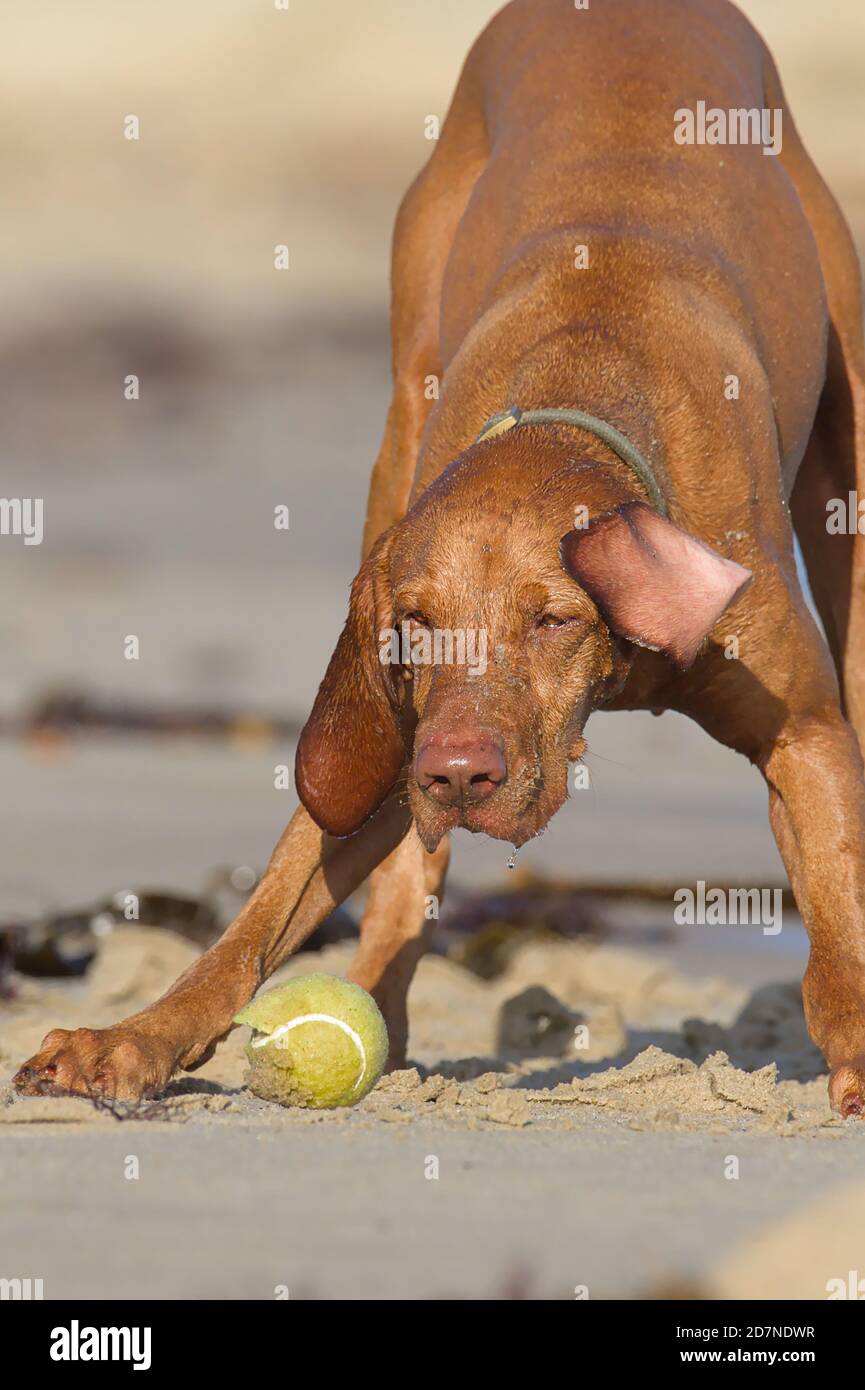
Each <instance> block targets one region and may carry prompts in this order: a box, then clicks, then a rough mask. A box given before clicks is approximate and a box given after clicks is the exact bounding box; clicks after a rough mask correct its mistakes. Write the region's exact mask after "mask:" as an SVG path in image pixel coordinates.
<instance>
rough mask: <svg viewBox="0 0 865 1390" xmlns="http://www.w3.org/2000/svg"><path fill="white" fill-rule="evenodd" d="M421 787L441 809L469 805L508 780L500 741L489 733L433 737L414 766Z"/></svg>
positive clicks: (422, 749) (425, 743) (420, 752)
mask: <svg viewBox="0 0 865 1390" xmlns="http://www.w3.org/2000/svg"><path fill="white" fill-rule="evenodd" d="M414 771H415V777H416V778H417V782H418V786H420V787H421V788H422V789H423V790H424V791H425V792H426V794H427V796H429V797H431V798H432V799H433V801H437V802H438V803H439V805H440V806H469V805H472V804H474V803H475V802H477V801H483V800H484V799H485V798H486V797H488V796H491V795H492V793H493V792H494V791H495V790H496V789H497V788H498V787H500V786H501V785H502V783H503V782H504V781H505V780H506V779H507V775H508V769H507V764H506V762H505V754H504V749H503V747H502V744H501V742H500V740H499V739H497V738H495V737H491V736H490V735H489V734H469V733H466V734H462V733H456V732H455V733H450V734H433V735H432V736H431V737H430V738H428V739H426V740H425V742H424V743H422V744H421V747H420V748H419V749H418V752H417V756H416V757H415V763H414Z"/></svg>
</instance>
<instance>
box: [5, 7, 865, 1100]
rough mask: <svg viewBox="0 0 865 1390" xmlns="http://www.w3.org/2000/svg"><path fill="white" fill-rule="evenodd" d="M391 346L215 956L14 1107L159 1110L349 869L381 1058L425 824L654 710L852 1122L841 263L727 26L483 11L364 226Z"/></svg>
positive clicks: (857, 836)
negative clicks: (316, 638)
mask: <svg viewBox="0 0 865 1390" xmlns="http://www.w3.org/2000/svg"><path fill="white" fill-rule="evenodd" d="M749 112H750V113H754V120H753V121H752V120H751V119H750V118H749V117H748V113H749ZM683 113H684V114H683ZM707 113H708V116H707ZM719 113H720V114H719ZM689 117H692V118H693V119H689ZM722 118H723V119H722ZM767 120H768V122H769V123H770V126H769V128H770V129H771V135H772V139H771V142H767V140H766V139H765V138H764V135H765V131H766V129H767ZM761 131H762V132H763V135H761V134H760V132H761ZM725 132H726V134H725ZM392 325H393V372H394V386H393V401H392V404H391V407H390V411H389V414H388V418H387V425H386V428H385V434H384V441H383V443H382V447H381V452H380V453H379V456H378V459H377V461H376V464H375V468H374V471H373V476H372V486H371V491H370V497H369V508H368V513H367V519H366V530H365V534H364V542H363V557H364V558H363V563H362V565H361V569H360V572H359V574H358V576H357V578H356V580H355V582H354V585H353V587H352V593H351V604H350V609H349V615H348V621H347V622H346V625H345V628H344V631H343V633H342V635H341V636H340V638H339V641H338V643H337V646H336V650H335V652H334V655H333V658H332V660H331V662H330V665H329V667H328V670H327V673H326V675H325V677H324V680H323V682H322V685H321V688H320V690H319V693H318V696H317V699H316V701H315V705H314V707H313V710H312V714H311V716H310V719H309V722H308V723H307V725H306V727H305V729H304V731H303V735H302V737H301V740H300V745H299V748H298V753H297V788H298V792H299V794H300V799H301V802H302V803H303V804H302V807H301V809H299V810H298V811H297V813H296V815H295V816H294V818H293V820H292V821H291V823H290V825H289V826H288V828H287V830H286V831H285V833H284V835H283V837H282V839H281V840H280V842H279V844H278V845H277V847H276V850H275V852H274V855H273V858H272V860H271V863H270V866H269V868H268V870H267V873H266V875H265V876H264V879H263V881H262V883H261V885H260V887H259V888H258V890H257V892H256V893H255V894H254V896H253V897H252V898H251V899H250V901H249V903H248V905H247V906H246V907H245V908H244V910H243V911H242V912H241V914H240V916H239V917H238V918H237V919H236V920H235V921H234V922H233V923H232V925H231V926H230V927H229V929H228V930H227V932H226V933H225V935H224V937H223V938H222V939H221V940H220V941H219V943H218V944H217V945H216V946H214V947H213V948H212V949H211V950H210V951H208V952H207V954H206V955H205V956H203V957H202V958H201V960H200V961H199V962H198V963H197V964H196V965H195V966H193V967H192V968H191V969H190V970H187V971H186V973H185V974H184V975H183V976H181V978H180V979H179V980H178V981H177V983H176V984H175V985H174V987H173V988H172V989H171V990H169V992H168V993H167V994H166V995H165V996H164V997H163V998H162V999H160V1000H158V1001H157V1002H156V1003H155V1004H153V1005H151V1006H150V1007H149V1008H147V1009H145V1010H144V1011H143V1012H142V1013H139V1014H136V1015H135V1017H133V1018H129V1019H126V1020H125V1021H124V1022H122V1023H118V1024H117V1025H116V1026H114V1027H112V1028H108V1029H106V1030H104V1031H93V1030H90V1029H79V1030H77V1031H75V1032H72V1033H70V1032H66V1031H64V1030H62V1029H58V1030H55V1031H54V1032H52V1033H49V1034H48V1036H47V1038H46V1039H45V1041H44V1043H43V1046H42V1049H41V1051H40V1052H39V1053H38V1054H37V1055H36V1056H35V1057H34V1058H32V1059H31V1060H30V1061H29V1062H28V1063H27V1064H26V1065H25V1066H24V1067H23V1068H22V1069H21V1071H20V1072H19V1074H18V1085H19V1088H20V1089H21V1090H22V1091H25V1092H26V1091H28V1090H31V1089H34V1090H44V1089H45V1088H46V1086H47V1087H48V1088H49V1089H50V1088H51V1087H52V1086H54V1087H56V1088H58V1089H67V1090H72V1091H82V1092H85V1093H92V1092H94V1091H96V1092H102V1093H105V1094H108V1095H111V1096H116V1097H119V1098H126V1099H134V1098H136V1097H139V1096H141V1095H144V1094H154V1093H156V1092H158V1091H159V1090H160V1089H161V1088H162V1087H164V1086H165V1084H166V1082H167V1081H168V1079H169V1077H170V1076H171V1075H172V1073H173V1072H174V1071H175V1070H176V1069H177V1068H187V1069H190V1068H194V1067H196V1066H198V1065H199V1064H200V1063H201V1062H202V1061H204V1060H205V1059H206V1058H207V1057H209V1056H210V1054H211V1053H212V1051H213V1048H214V1047H215V1045H216V1043H217V1042H218V1041H219V1040H220V1038H222V1037H224V1035H225V1034H226V1033H227V1032H228V1030H229V1029H230V1027H231V1020H232V1016H233V1015H234V1014H235V1013H236V1012H237V1010H238V1009H239V1008H240V1007H241V1006H242V1005H243V1004H245V1003H246V1001H247V1000H248V999H249V998H250V997H251V995H252V994H253V993H254V992H255V990H256V989H257V988H258V987H259V985H260V984H261V983H262V981H263V980H264V979H266V977H267V976H268V975H269V974H270V972H271V971H272V970H273V969H274V968H275V967H276V966H277V965H279V964H280V962H281V961H283V960H284V959H285V958H286V956H288V955H289V954H290V953H291V952H292V951H294V950H295V949H296V948H297V947H299V946H300V945H301V944H302V942H303V941H304V940H305V939H306V937H307V936H308V935H309V934H310V932H311V931H312V930H313V929H314V927H315V926H316V924H317V923H319V922H320V921H321V920H322V919H323V918H324V917H325V915H326V914H327V913H329V912H330V911H331V910H332V908H333V907H334V906H335V905H336V904H337V903H339V902H340V901H341V900H342V899H344V898H345V897H346V895H347V894H349V893H350V892H352V890H353V889H355V888H356V887H357V886H358V885H359V884H360V883H361V882H362V881H363V880H364V879H365V878H366V877H367V876H371V891H370V895H369V900H368V906H367V909H366V913H365V916H364V919H363V922H362V926H361V939H360V947H359V950H358V954H357V958H356V960H355V963H354V967H353V969H352V972H351V974H352V978H353V979H354V980H356V981H358V982H359V983H360V984H362V985H364V986H365V987H366V988H367V989H369V990H371V991H372V993H373V994H374V995H375V997H376V998H377V999H378V1001H379V1003H380V1004H381V1007H382V1009H383V1010H384V1013H385V1015H386V1018H387V1022H388V1027H389V1030H390V1037H391V1046H392V1056H391V1062H392V1063H397V1062H399V1061H400V1060H401V1059H402V1057H403V1056H404V1050H405V1045H406V1035H407V1025H406V993H407V990H408V986H409V983H410V980H411V977H412V973H413V971H414V969H415V966H416V964H417V961H418V959H419V957H420V955H421V954H422V952H423V950H424V947H425V945H426V939H427V931H428V930H429V929H430V926H431V923H430V922H428V921H426V920H425V913H424V902H425V898H426V897H427V895H429V894H440V892H441V889H442V883H443V879H444V874H445V867H446V862H447V835H448V831H449V830H451V829H452V828H453V827H455V826H463V827H465V828H467V829H469V830H472V831H477V832H483V833H484V834H486V835H491V836H495V837H496V838H499V839H502V840H506V841H510V842H512V843H514V844H516V845H519V844H522V843H523V842H525V841H526V840H528V839H529V838H531V837H532V836H534V835H536V834H537V833H538V831H540V830H541V829H542V827H543V826H544V825H546V823H547V822H548V821H549V819H550V817H551V816H552V815H553V814H554V813H555V811H556V810H557V809H558V808H559V807H560V806H561V804H562V802H563V801H564V800H565V798H566V797H567V795H568V779H569V763H570V762H572V761H575V760H579V759H580V757H581V755H582V754H583V752H584V750H585V746H586V745H585V741H584V738H583V727H584V725H585V722H586V719H587V716H588V715H589V713H590V712H591V711H592V710H594V709H597V708H605V709H609V710H624V709H629V710H635V709H642V710H647V709H651V710H662V709H671V710H678V711H681V712H683V713H685V714H687V715H690V716H691V717H692V718H693V719H695V720H696V721H697V722H698V723H699V724H700V725H702V727H703V728H704V729H706V730H708V732H709V733H710V734H712V735H713V736H714V737H715V738H716V739H719V740H720V741H721V742H722V743H724V744H726V745H727V746H728V747H730V748H734V749H736V750H737V751H738V752H740V753H742V754H744V755H745V756H746V757H747V758H749V759H750V760H751V761H752V762H753V763H754V764H756V766H757V767H759V769H760V771H761V772H762V774H763V776H764V777H765V779H766V784H767V786H768V791H769V814H770V817H771V822H772V827H773V830H774V833H775V836H776V838H777V841H778V844H779V847H780V850H781V853H782V855H783V858H784V862H785V864H786V866H787V869H788V872H789V875H790V879H791V882H792V885H793V888H794V891H795V894H796V899H797V902H798V904H799V907H800V909H801V912H802V915H803V917H804V919H805V922H806V924H807V928H808V932H809V934H810V940H811V956H810V962H809V965H808V969H807V972H806V975H805V981H804V990H803V992H804V1000H805V1010H806V1015H807V1021H808V1026H809V1028H810V1031H811V1034H812V1036H813V1038H814V1039H815V1041H816V1042H817V1043H818V1044H819V1046H820V1047H821V1048H822V1050H823V1052H824V1054H825V1057H826V1061H827V1063H828V1065H829V1068H830V1070H831V1079H830V1084H829V1089H830V1099H831V1102H832V1104H833V1106H834V1107H835V1108H836V1109H838V1110H840V1111H841V1113H842V1114H844V1115H852V1114H861V1113H862V1112H863V1109H865V779H863V766H862V758H861V755H860V751H859V743H858V741H857V734H858V736H859V738H860V739H863V738H865V538H863V537H861V536H859V535H858V534H852V535H835V534H830V533H829V531H828V530H827V524H826V514H827V502H828V501H829V500H830V499H832V498H835V497H842V498H844V497H846V496H847V494H848V492H849V491H851V490H855V489H857V488H858V489H860V490H861V491H862V493H863V495H865V351H863V336H862V306H861V297H860V281H859V271H858V267H857V261H856V255H855V252H854V249H853V245H852V243H851V239H850V235H849V233H848V230H847V228H846V226H845V223H844V220H843V217H842V216H841V213H840V212H839V210H838V208H837V206H836V204H835V202H834V201H833V198H832V196H831V194H830V193H829V192H828V191H827V189H826V187H825V185H824V183H823V182H822V180H821V178H820V175H819V174H818V173H817V171H816V170H815V168H814V166H813V164H812V163H811V161H810V159H809V158H808V155H807V154H806V153H805V150H804V149H803V147H802V144H801V142H800V140H799V137H798V135H797V133H796V130H795V128H794V126H793V122H792V119H791V117H790V115H789V112H788V110H787V107H786V105H785V102H784V97H783V93H782V90H781V84H780V81H779V78H778V74H777V72H776V70H775V66H774V64H773V62H772V59H771V57H770V55H769V53H768V52H767V50H766V48H765V47H764V45H763V43H762V42H761V40H760V38H759V37H758V36H757V34H756V33H755V32H754V30H753V29H752V28H751V26H750V24H749V23H748V22H747V21H746V20H745V19H744V18H743V16H742V15H741V14H740V13H739V11H738V10H736V9H735V8H734V7H733V6H732V5H731V4H728V3H727V0H590V4H589V5H588V7H587V8H581V7H578V6H577V5H575V4H574V3H573V0H514V3H513V4H511V5H508V6H507V8H506V9H504V10H503V11H502V12H501V13H500V14H499V15H498V16H497V17H496V18H495V19H494V20H493V21H492V23H491V24H490V26H489V27H488V28H487V30H486V31H485V33H484V34H483V35H482V37H481V38H480V39H479V41H478V42H477V44H476V45H475V47H474V48H473V49H472V51H471V53H470V55H469V57H468V60H467V62H466V65H465V69H464V71H463V74H462V77H461V79H460V82H459V85H458V87H457V90H456V94H455V96H454V99H453V104H452V106H451V110H450V113H449V115H448V118H447V122H446V124H445V125H444V127H443V129H442V132H441V137H440V139H439V140H438V142H437V145H436V147H435V151H434V153H433V155H432V158H431V159H430V161H429V163H428V165H427V167H426V168H425V169H424V171H423V173H422V174H421V175H420V177H419V178H418V180H417V181H416V183H415V184H414V185H413V186H412V188H411V189H410V190H409V192H408V194H407V196H406V198H405V201H404V202H403V205H402V207H401V209H400V212H399V216H398V219H397V224H396V233H395V240H394V252H393V318H392ZM435 382H438V383H439V384H440V390H439V391H438V392H436V390H435V389H431V383H433V384H434V383H435ZM794 526H795V529H796V531H797V533H798V536H799V539H800V542H801V547H802V551H803V553H804V556H805V560H806V563H807V566H808V572H809V575H810V579H811V584H812V588H813V592H814V597H815V600H816V603H817V606H818V609H819V612H820V615H821V617H822V621H823V626H824V628H825V632H826V637H827V639H828V646H827V645H826V643H825V642H824V640H823V637H822V636H821V634H820V632H819V631H818V629H817V627H816V626H815V623H814V622H813V620H812V618H811V616H810V613H809V610H808V608H807V606H806V604H805V601H804V599H803V596H802V591H801V589H800V586H799V581H798V578H797V572H796V565H795V561H794V551H793V532H794ZM388 632H397V633H398V634H399V652H400V653H401V657H400V658H399V661H398V664H397V663H394V662H393V661H392V660H382V654H383V650H384V649H383V646H382V640H383V634H386V633H388ZM440 633H450V634H458V635H459V634H460V633H462V634H466V633H475V634H477V633H480V634H482V635H483V637H484V639H485V642H486V647H485V650H486V653H487V660H486V663H485V665H484V668H483V669H482V666H481V664H478V663H475V665H474V666H471V665H469V664H468V663H467V662H462V663H461V662H460V661H458V660H438V661H437V660H435V659H430V660H418V659H416V655H415V653H416V649H420V650H423V648H424V641H423V639H424V638H425V637H426V638H432V637H433V636H435V635H436V634H440ZM416 642H417V643H418V647H417V648H416V645H415V644H416ZM427 650H428V651H429V650H432V651H434V650H435V648H434V647H433V645H432V642H430V643H429V644H428V646H427Z"/></svg>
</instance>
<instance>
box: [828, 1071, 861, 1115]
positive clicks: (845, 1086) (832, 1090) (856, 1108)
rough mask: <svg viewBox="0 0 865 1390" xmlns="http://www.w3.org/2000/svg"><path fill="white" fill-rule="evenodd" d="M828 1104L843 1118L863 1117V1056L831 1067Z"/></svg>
mask: <svg viewBox="0 0 865 1390" xmlns="http://www.w3.org/2000/svg"><path fill="white" fill-rule="evenodd" d="M829 1104H830V1105H831V1106H832V1109H833V1110H835V1111H837V1112H838V1114H839V1115H840V1116H841V1118H842V1119H844V1120H847V1119H849V1118H850V1117H851V1116H855V1117H856V1118H858V1119H865V1056H861V1057H857V1058H856V1059H855V1060H854V1061H852V1062H842V1063H841V1064H840V1066H837V1067H833V1068H832V1075H831V1076H830V1077H829Z"/></svg>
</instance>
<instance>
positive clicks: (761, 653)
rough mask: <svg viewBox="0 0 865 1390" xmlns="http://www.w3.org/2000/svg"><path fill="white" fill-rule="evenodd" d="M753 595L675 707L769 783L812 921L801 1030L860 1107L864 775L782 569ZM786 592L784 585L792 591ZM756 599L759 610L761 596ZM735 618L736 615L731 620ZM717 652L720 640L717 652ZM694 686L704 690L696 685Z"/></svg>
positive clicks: (842, 1107)
mask: <svg viewBox="0 0 865 1390" xmlns="http://www.w3.org/2000/svg"><path fill="white" fill-rule="evenodd" d="M758 583H759V586H760V588H761V590H762V592H761V593H760V594H757V593H755V592H754V591H756V590H757V589H758V584H757V583H755V585H754V591H752V593H751V594H749V599H751V600H752V601H753V602H754V605H755V612H756V614H758V615H759V616H758V617H757V618H756V620H753V619H750V618H748V617H744V618H740V619H739V622H740V624H741V629H742V631H743V632H745V633H746V634H747V635H746V637H743V639H742V653H741V660H738V661H727V660H725V659H724V657H723V656H720V657H717V656H716V657H714V658H713V657H709V658H705V659H704V660H703V661H702V662H701V663H698V665H697V666H695V667H694V671H693V673H692V674H691V675H690V676H689V677H686V678H685V686H686V688H687V687H688V686H690V687H691V692H692V693H691V695H690V696H689V697H688V698H686V699H685V700H684V701H682V700H679V701H678V702H677V708H679V709H682V710H683V712H686V713H689V714H691V715H692V716H693V717H694V718H695V719H696V720H697V721H698V723H700V724H702V725H703V727H704V728H706V729H707V730H708V732H709V733H711V734H712V735H713V736H714V737H715V738H717V739H718V740H719V741H720V742H722V743H726V744H727V745H728V746H729V747H731V748H735V749H736V750H737V751H738V752H741V753H744V754H746V756H748V757H749V758H750V759H751V761H752V762H753V763H755V764H756V765H757V766H758V767H759V768H760V770H761V772H762V773H763V776H764V777H765V779H766V783H767V786H768V790H769V815H770V820H771V824H772V829H773V831H774V834H775V838H776V840H777V843H778V848H779V850H780V851H781V856H782V858H783V860H784V863H785V865H786V868H787V873H788V874H789V877H790V882H791V884H792V887H793V891H794V893H795V896H796V902H797V904H798V906H799V910H800V912H801V914H802V917H803V919H804V922H805V926H806V928H807V930H808V935H809V938H810V941H811V954H810V960H809V964H808V968H807V970H806V973H805V978H804V981H803V986H802V997H803V1002H804V1006H805V1017H806V1021H807V1024H808V1030H809V1032H810V1034H811V1036H812V1038H813V1039H814V1041H815V1042H816V1043H817V1045H818V1047H819V1048H820V1049H821V1051H822V1052H823V1055H824V1056H825V1058H826V1061H827V1062H828V1064H829V1067H830V1070H831V1076H830V1080H829V1098H830V1101H831V1103H832V1106H833V1108H834V1109H836V1110H838V1111H840V1113H841V1114H842V1115H845V1116H847V1115H860V1114H863V1113H865V776H863V766H862V756H861V754H860V751H859V744H858V742H857V739H856V735H855V733H854V732H853V729H852V728H851V726H850V725H849V724H848V723H847V721H846V720H845V719H844V717H843V715H842V713H841V707H840V701H839V696H838V688H837V685H836V682H835V678H834V673H833V671H832V667H831V663H830V661H829V654H828V652H827V650H826V647H825V644H824V643H823V641H822V639H821V637H820V636H819V634H818V632H817V630H816V628H815V626H814V623H813V622H812V620H811V618H810V616H809V614H808V613H807V611H806V610H805V608H804V604H803V603H802V602H801V600H800V599H799V596H798V595H795V594H794V601H793V603H792V605H791V604H790V603H789V601H785V600H784V589H785V587H786V586H785V585H783V583H782V584H779V583H778V576H777V575H774V576H768V577H767V576H761V577H760V580H759V581H758ZM788 592H789V590H788ZM758 602H759V603H760V604H761V607H760V608H757V607H756V604H757V603H758ZM727 621H728V624H732V621H733V620H732V618H730V619H728V620H727ZM716 652H717V649H716ZM698 692H699V693H698Z"/></svg>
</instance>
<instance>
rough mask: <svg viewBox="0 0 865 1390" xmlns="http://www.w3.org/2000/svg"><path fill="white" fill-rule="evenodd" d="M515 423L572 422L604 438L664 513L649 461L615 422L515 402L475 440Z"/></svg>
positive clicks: (551, 423) (489, 421) (582, 412)
mask: <svg viewBox="0 0 865 1390" xmlns="http://www.w3.org/2000/svg"><path fill="white" fill-rule="evenodd" d="M515 425H575V426H576V427H577V428H578V429H581V430H588V431H589V433H590V434H595V435H597V437H598V439H601V440H603V442H604V443H605V444H606V445H607V447H608V448H610V449H612V451H613V453H614V454H618V456H619V458H620V459H621V460H622V462H623V463H626V464H627V465H628V467H629V468H630V469H631V471H632V472H633V473H635V474H636V476H637V477H638V478H639V480H640V482H641V483H642V484H643V487H644V488H645V489H646V491H647V492H648V494H649V499H650V501H651V503H652V506H653V507H654V508H655V510H656V511H657V512H659V513H660V515H661V516H666V515H667V504H666V502H665V501H664V495H663V493H662V492H661V489H660V488H659V486H658V482H657V479H656V477H655V475H654V473H653V472H652V466H651V464H650V463H649V462H648V460H647V459H645V458H644V457H643V455H642V454H641V453H640V451H639V449H638V448H637V447H636V445H635V444H632V443H631V441H630V439H628V438H627V436H626V435H624V434H622V433H621V431H620V430H617V429H616V428H615V426H614V425H609V424H607V422H606V420H599V419H598V417H597V416H596V415H587V414H586V412H585V411H584V410H564V409H558V408H553V407H550V408H549V409H545V410H520V407H519V406H518V405H512V406H511V407H510V409H509V410H503V411H501V412H500V414H498V415H492V416H490V418H489V420H487V422H486V424H485V425H484V427H483V429H482V430H481V432H480V434H479V435H478V437H477V439H476V440H475V443H476V444H480V443H481V441H482V440H484V439H493V438H495V436H496V435H497V434H503V433H504V431H505V430H510V429H513V427H514V426H515Z"/></svg>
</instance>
